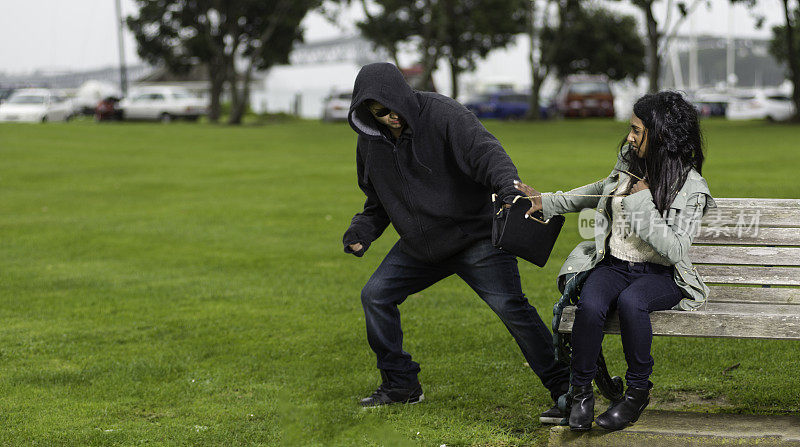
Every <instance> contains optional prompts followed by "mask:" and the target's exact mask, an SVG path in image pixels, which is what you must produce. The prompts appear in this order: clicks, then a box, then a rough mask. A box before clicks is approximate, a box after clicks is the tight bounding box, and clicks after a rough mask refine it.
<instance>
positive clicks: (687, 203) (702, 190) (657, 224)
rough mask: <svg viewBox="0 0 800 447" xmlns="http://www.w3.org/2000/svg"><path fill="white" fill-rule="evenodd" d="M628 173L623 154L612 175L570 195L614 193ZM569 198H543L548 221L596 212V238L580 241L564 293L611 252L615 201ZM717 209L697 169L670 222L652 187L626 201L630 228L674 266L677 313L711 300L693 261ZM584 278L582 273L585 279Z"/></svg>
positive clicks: (566, 268)
mask: <svg viewBox="0 0 800 447" xmlns="http://www.w3.org/2000/svg"><path fill="white" fill-rule="evenodd" d="M627 170H628V166H627V164H626V163H625V162H624V161H622V157H621V156H620V157H619V158H618V160H617V164H616V165H615V166H614V170H612V171H611V174H609V175H608V177H606V178H604V179H602V180H599V181H597V182H595V183H592V184H589V185H586V186H581V187H580V188H575V189H573V190H571V191H568V193H569V194H582V195H610V194H614V193H615V191H616V189H617V188H618V186H619V185H620V183H621V182H622V181H623V180H625V179H626V178H627V177H629V175H628V174H626V173H625V172H622V171H627ZM634 181H635V179H634ZM564 194H565V193H563V192H562V191H558V192H555V193H544V194H542V207H543V209H542V213H543V214H544V218H545V219H549V218H550V217H552V216H554V215H556V214H565V213H572V212H577V211H581V210H582V209H584V208H594V209H595V211H594V219H595V239H594V240H593V241H584V242H581V243H580V244H578V246H577V247H575V249H573V250H572V252H571V253H570V254H569V256H568V257H567V260H566V261H565V262H564V265H563V266H562V267H561V271H559V273H558V286H559V289H560V290H561V291H562V292H563V290H564V285H565V282H566V281H567V279H566V278H567V277H570V278H577V277H578V276H574V275H572V274H575V273H579V272H583V271H587V270H591V269H592V268H593V267H594V266H595V265H597V263H599V262H600V261H601V260H602V259H603V258H604V257H605V256H606V255H607V254H608V253H607V252H608V239H609V236H610V235H611V221H612V219H611V213H610V211H611V198H610V197H579V196H575V195H564ZM715 207H716V203H715V202H714V199H713V198H712V197H711V193H710V191H709V189H708V184H707V183H706V180H705V179H704V178H703V177H702V176H701V175H700V174H699V173H698V172H697V171H696V170H694V169H692V170H691V171H689V175H688V176H687V178H686V182H685V183H684V184H683V187H682V188H681V189H680V191H678V195H677V196H676V197H675V200H673V202H672V204H671V205H670V210H669V212H668V213H667V216H666V219H665V218H664V217H663V216H662V215H661V213H659V211H658V209H656V206H655V203H653V196H652V194H651V192H650V190H649V189H645V190H642V191H639V192H637V193H635V194H631V195H629V196H627V197H625V198H623V199H622V208H623V212H624V213H625V218H626V220H627V221H628V222H633V224H632V225H631V230H632V231H633V232H634V233H636V235H637V236H639V237H640V238H641V239H642V240H644V241H645V242H647V243H648V244H650V245H651V246H652V247H653V248H654V249H655V250H656V251H657V252H658V253H659V254H661V255H662V256H663V257H664V258H666V259H667V260H669V262H670V263H672V264H673V265H674V273H673V277H674V279H675V283H676V284H677V285H678V287H679V288H680V289H681V290H682V292H683V296H684V299H682V300H681V301H680V303H678V305H677V306H675V309H683V310H695V309H697V308H699V307H700V306H702V305H703V303H704V302H705V300H706V298H708V292H709V289H708V287H707V286H706V285H705V283H703V280H702V279H701V278H700V275H699V274H698V273H697V269H696V268H695V267H694V266H693V265H692V262H691V261H690V260H689V246H691V245H692V239H693V238H694V236H695V235H696V234H697V233H698V232H699V229H700V221H701V219H702V217H703V215H705V213H706V212H707V211H708V209H710V208H715ZM598 224H599V225H598ZM585 276H586V275H580V277H583V278H585Z"/></svg>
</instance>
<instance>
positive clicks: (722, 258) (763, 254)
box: [689, 245, 800, 266]
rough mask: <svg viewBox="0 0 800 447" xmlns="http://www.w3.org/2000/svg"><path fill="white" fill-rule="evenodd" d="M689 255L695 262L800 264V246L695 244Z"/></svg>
mask: <svg viewBox="0 0 800 447" xmlns="http://www.w3.org/2000/svg"><path fill="white" fill-rule="evenodd" d="M689 257H690V258H691V260H692V262H693V263H695V264H732V265H772V266H777V265H780V266H800V247H742V246H732V247H728V246H719V245H693V246H692V247H691V248H690V249H689Z"/></svg>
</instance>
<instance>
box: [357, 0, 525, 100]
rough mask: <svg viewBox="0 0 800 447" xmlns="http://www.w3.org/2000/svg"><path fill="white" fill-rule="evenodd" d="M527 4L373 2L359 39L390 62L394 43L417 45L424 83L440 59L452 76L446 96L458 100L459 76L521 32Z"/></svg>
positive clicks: (513, 0) (498, 0)
mask: <svg viewBox="0 0 800 447" xmlns="http://www.w3.org/2000/svg"><path fill="white" fill-rule="evenodd" d="M528 1H529V0H420V1H413V2H409V1H405V0H403V1H401V0H375V3H376V4H377V5H379V6H380V8H381V10H380V12H378V13H377V14H369V13H368V14H367V17H366V19H365V20H364V21H363V22H362V23H360V24H359V29H360V30H361V33H362V34H363V35H364V37H366V38H367V39H369V40H370V41H372V42H373V43H375V44H376V45H378V46H381V47H383V48H386V49H387V50H388V51H389V53H390V54H392V55H393V57H394V58H395V61H397V56H396V55H397V51H398V45H399V44H401V43H410V44H412V45H414V46H416V49H417V51H418V53H419V55H420V59H421V60H420V64H421V65H422V66H423V67H424V70H425V71H424V73H423V75H422V76H421V79H429V78H430V75H431V73H433V71H434V70H435V69H436V64H437V63H438V61H439V59H441V58H446V59H447V61H448V64H449V67H450V71H451V75H452V92H451V95H452V96H453V97H457V96H458V93H459V82H458V78H459V75H460V74H461V73H462V72H463V71H465V70H471V69H474V68H475V64H476V62H477V60H478V59H480V58H484V57H486V55H487V54H488V53H489V52H490V51H492V50H493V49H495V48H500V47H503V46H505V45H507V44H509V43H510V42H511V41H512V40H513V39H514V37H515V36H516V35H517V34H519V33H522V32H524V30H525V23H526V9H527V6H528ZM363 2H364V0H362V4H364V5H365V11H367V9H366V4H365V3H363Z"/></svg>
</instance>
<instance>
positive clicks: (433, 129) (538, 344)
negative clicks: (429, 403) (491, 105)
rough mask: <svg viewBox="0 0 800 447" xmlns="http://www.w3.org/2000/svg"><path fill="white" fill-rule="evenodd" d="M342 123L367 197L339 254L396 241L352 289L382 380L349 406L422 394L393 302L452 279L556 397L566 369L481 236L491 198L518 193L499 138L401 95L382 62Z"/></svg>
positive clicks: (467, 118) (449, 109) (511, 264)
mask: <svg viewBox="0 0 800 447" xmlns="http://www.w3.org/2000/svg"><path fill="white" fill-rule="evenodd" d="M348 119H349V122H350V126H351V127H352V128H353V129H354V130H355V131H356V132H357V133H358V145H357V150H356V160H357V171H358V186H359V187H360V188H361V189H362V191H363V192H364V194H365V195H366V196H367V199H366V202H365V203H364V210H363V211H362V212H360V213H358V214H356V215H355V217H353V220H352V223H351V225H350V228H348V230H347V232H345V234H344V238H343V242H344V250H345V252H347V253H352V254H354V255H356V256H358V257H360V256H363V255H364V252H365V251H366V250H367V249H368V248H369V245H370V243H372V242H373V241H374V240H375V239H377V238H378V237H379V236H380V235H381V234H382V233H383V231H384V230H385V229H386V227H387V226H388V225H389V223H391V224H392V225H393V226H394V228H395V229H396V230H397V232H398V233H399V234H400V240H399V241H398V242H397V244H395V246H394V247H393V248H392V249H391V250H390V251H389V253H388V254H387V255H386V258H385V259H384V260H383V262H382V263H381V265H380V266H379V267H378V269H377V270H376V271H375V273H374V274H373V275H372V277H371V278H370V279H369V281H368V282H367V284H366V286H365V287H364V289H363V290H362V292H361V302H362V305H363V307H364V314H365V316H366V324H367V340H368V341H369V345H370V347H371V348H372V350H373V351H375V353H376V354H377V357H378V368H379V369H380V371H381V376H382V379H383V383H382V384H381V386H380V387H379V388H378V389H377V390H376V391H375V393H373V394H372V395H371V396H370V397H367V398H365V399H362V401H361V405H364V406H376V405H385V404H390V403H397V402H404V403H416V402H419V401H420V400H422V399H423V398H424V396H423V394H422V387H421V386H420V384H419V380H418V379H417V374H418V373H419V371H420V368H419V364H418V363H416V362H414V361H412V360H411V356H410V355H409V354H408V353H407V352H405V351H403V347H402V341H403V333H402V330H401V328H400V312H399V310H398V308H397V306H398V305H399V304H400V303H402V302H403V301H404V300H405V299H406V298H407V297H408V296H409V295H411V294H414V293H417V292H419V291H421V290H423V289H425V288H427V287H429V286H431V285H432V284H434V283H436V282H438V281H440V280H441V279H443V278H445V277H447V276H450V275H452V274H456V275H458V276H459V277H461V278H462V279H463V280H464V281H465V282H466V283H467V284H468V285H469V286H470V287H472V289H473V290H475V291H476V292H477V293H478V295H480V297H481V298H482V299H483V300H484V301H486V303H487V304H488V305H489V306H490V307H491V308H492V310H493V311H495V313H497V315H498V316H499V317H500V319H501V320H502V321H503V323H504V324H505V325H506V327H507V328H508V330H509V331H510V332H511V335H513V336H514V339H515V340H516V341H517V343H518V344H519V346H520V348H521V349H522V353H523V355H524V356H525V359H526V360H527V361H528V364H529V365H530V366H531V368H532V369H533V371H534V372H535V373H536V374H537V375H538V376H539V378H540V379H541V381H542V383H543V384H544V386H545V387H547V389H548V390H550V393H551V396H552V397H553V400H556V399H557V398H558V396H560V395H561V394H563V393H564V392H566V391H567V387H568V382H569V373H568V370H567V368H566V367H565V366H563V365H558V364H556V363H555V356H554V349H553V343H552V336H551V334H550V331H549V330H548V329H547V327H546V326H545V325H544V323H543V322H542V320H541V318H540V317H539V314H538V313H537V312H536V310H535V309H534V308H533V307H532V306H531V305H530V304H529V303H528V300H527V299H526V298H525V295H524V294H523V293H522V286H521V284H520V278H519V271H518V269H517V261H516V258H515V257H514V256H512V255H510V254H508V253H504V252H501V251H500V250H497V249H496V248H494V247H493V246H492V244H491V240H490V239H491V221H492V213H493V212H492V205H491V202H490V196H491V194H492V193H497V194H498V196H499V197H501V198H502V200H504V201H505V202H507V203H510V202H511V201H512V200H513V198H514V197H515V196H516V195H518V194H520V192H519V191H518V190H517V189H516V188H515V186H514V185H515V183H516V182H517V181H519V177H518V175H517V169H516V167H515V166H514V164H513V163H512V162H511V159H510V158H509V157H508V155H507V154H506V153H505V151H504V150H503V148H502V147H501V146H500V143H499V142H498V141H497V139H496V138H495V137H494V136H492V134H490V133H489V132H488V131H487V130H486V129H485V128H484V127H483V125H482V124H481V123H480V121H478V119H477V118H476V117H475V115H474V114H473V113H472V112H470V111H469V110H467V109H466V108H465V107H463V106H462V105H461V104H459V103H458V102H456V101H454V100H453V99H450V98H448V97H446V96H442V95H439V94H436V93H428V92H418V91H414V90H412V89H411V87H410V86H409V85H408V84H407V83H406V81H405V80H404V79H403V75H402V74H401V73H400V70H398V69H397V67H395V66H394V65H392V64H386V63H380V64H370V65H366V66H364V67H363V68H362V69H361V71H360V72H359V74H358V76H357V77H356V81H355V86H354V89H353V102H352V105H351V107H350V113H349V118H348ZM555 416H558V417H559V419H560V417H562V416H563V415H560V413H559V414H558V415H555Z"/></svg>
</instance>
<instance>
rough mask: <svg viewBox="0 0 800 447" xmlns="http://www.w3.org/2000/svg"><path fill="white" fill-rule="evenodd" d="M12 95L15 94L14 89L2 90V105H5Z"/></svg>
mask: <svg viewBox="0 0 800 447" xmlns="http://www.w3.org/2000/svg"><path fill="white" fill-rule="evenodd" d="M12 93H14V89H13V88H5V87H4V88H0V104H2V103H4V102H5V100H6V99H8V97H9V96H11V94H12Z"/></svg>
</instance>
